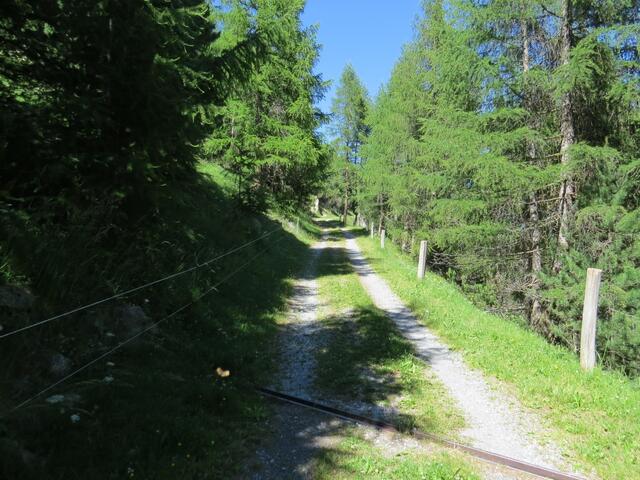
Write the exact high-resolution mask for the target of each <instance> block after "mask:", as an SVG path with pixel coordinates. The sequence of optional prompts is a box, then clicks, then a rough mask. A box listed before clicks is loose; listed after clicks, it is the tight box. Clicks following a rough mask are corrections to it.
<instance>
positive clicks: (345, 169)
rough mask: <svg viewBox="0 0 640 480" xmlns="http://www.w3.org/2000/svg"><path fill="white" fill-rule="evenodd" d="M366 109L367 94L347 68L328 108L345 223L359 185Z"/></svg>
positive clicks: (334, 173)
mask: <svg viewBox="0 0 640 480" xmlns="http://www.w3.org/2000/svg"><path fill="white" fill-rule="evenodd" d="M368 108H369V97H368V93H367V91H366V89H365V87H364V85H362V83H361V82H360V79H359V78H358V76H357V74H356V72H355V70H354V69H353V67H352V66H351V65H347V66H346V67H345V68H344V70H343V72H342V76H341V77H340V83H339V85H338V89H337V91H336V96H335V97H334V99H333V104H332V107H331V113H332V115H333V125H332V127H333V129H332V133H333V135H334V137H335V139H334V142H333V146H334V157H333V164H332V172H333V178H334V180H335V185H336V186H337V187H338V188H339V190H340V192H341V195H342V220H343V222H344V223H346V221H347V215H348V213H349V207H350V206H351V203H352V198H353V196H354V194H355V193H356V189H357V185H358V175H359V172H358V168H359V165H360V164H361V163H362V158H361V151H360V149H361V147H362V144H363V143H364V140H365V138H366V136H367V134H368V131H369V127H368V126H367V123H366V118H367V111H368Z"/></svg>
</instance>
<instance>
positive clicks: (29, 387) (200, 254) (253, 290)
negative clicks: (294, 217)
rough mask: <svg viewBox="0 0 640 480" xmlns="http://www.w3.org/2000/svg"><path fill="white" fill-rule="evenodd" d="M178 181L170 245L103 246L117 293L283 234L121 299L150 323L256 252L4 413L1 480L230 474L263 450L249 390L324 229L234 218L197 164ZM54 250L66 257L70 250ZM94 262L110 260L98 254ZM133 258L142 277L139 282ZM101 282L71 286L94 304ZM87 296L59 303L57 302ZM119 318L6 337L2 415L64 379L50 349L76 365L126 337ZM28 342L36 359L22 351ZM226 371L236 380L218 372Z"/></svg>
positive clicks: (66, 322)
mask: <svg viewBox="0 0 640 480" xmlns="http://www.w3.org/2000/svg"><path fill="white" fill-rule="evenodd" d="M172 188H175V190H174V191H173V193H172V194H171V197H172V198H170V199H169V198H168V199H167V201H168V202H169V203H168V204H167V208H169V206H171V208H173V209H174V210H173V212H172V213H171V214H169V212H168V211H167V212H165V217H164V222H165V223H164V224H163V225H164V226H163V230H162V232H163V233H164V236H163V237H162V240H163V242H160V241H158V242H157V244H156V243H155V242H154V245H153V247H154V248H156V249H157V250H155V251H149V250H146V252H147V254H148V255H147V256H145V255H144V254H143V253H142V252H141V251H138V250H132V249H128V247H127V246H122V245H114V249H115V250H114V251H110V252H108V254H109V255H110V256H111V255H113V256H114V257H116V256H120V257H121V259H122V260H121V265H120V266H118V269H119V271H120V270H121V271H122V276H121V277H120V278H119V282H120V285H119V287H118V288H117V289H116V290H120V291H121V290H123V289H126V288H131V287H133V286H135V285H137V284H140V283H144V281H148V280H152V279H155V278H158V277H160V276H162V275H166V274H168V273H173V272H174V271H176V270H179V269H183V268H186V267H189V266H191V265H193V264H196V263H197V262H198V261H201V260H203V259H207V258H212V257H213V256H216V255H219V254H220V253H221V252H225V251H228V250H230V249H232V248H234V247H236V246H238V245H241V244H243V243H245V242H248V241H251V240H254V239H255V238H257V237H259V236H260V235H262V234H263V233H265V232H268V231H271V230H273V229H275V228H277V227H278V225H279V224H280V221H282V223H284V224H285V225H286V230H285V231H283V232H278V233H277V234H274V235H273V236H270V237H268V238H265V239H263V240H260V241H258V242H256V243H254V244H252V245H250V246H249V247H247V248H245V249H243V250H242V251H241V252H238V253H237V254H233V255H229V256H227V257H225V258H224V259H223V260H221V261H220V262H216V263H215V264H212V265H211V268H210V269H209V268H204V269H201V270H198V271H197V272H194V273H193V274H189V275H185V276H183V277H179V278H178V279H176V280H173V281H170V282H166V283H164V284H161V285H159V286H157V287H154V288H151V289H147V290H145V291H143V292H140V294H139V295H138V294H136V295H131V296H129V297H128V298H126V299H123V300H122V302H125V303H127V304H132V305H138V306H141V308H143V309H144V311H145V313H146V315H147V316H148V322H149V323H151V322H154V321H157V320H159V319H160V318H162V317H163V316H165V315H167V314H168V313H170V312H171V311H174V310H175V309H177V308H178V307H180V306H182V305H185V304H186V303H188V302H189V301H191V300H194V299H196V298H198V297H199V295H200V294H201V293H203V292H205V291H206V290H207V289H208V288H210V287H211V286H212V285H213V284H215V283H217V282H218V281H220V280H221V279H223V278H226V277H227V276H228V275H229V274H231V273H232V272H234V271H235V270H236V269H238V268H240V267H242V266H243V264H244V263H246V262H247V261H248V260H249V259H250V258H252V257H253V256H255V255H257V254H260V256H259V257H257V258H255V260H253V262H252V264H251V265H250V267H249V268H244V269H243V270H241V271H239V272H238V273H237V274H236V275H234V276H232V277H230V278H228V280H227V281H225V283H223V284H222V285H220V286H219V287H218V288H217V289H216V290H215V291H212V292H211V294H209V295H207V296H206V297H204V298H203V299H202V300H200V301H198V302H197V303H196V304H194V306H193V307H190V308H189V309H187V310H185V311H184V312H182V313H181V314H180V315H177V316H175V317H172V318H171V319H170V320H168V321H166V322H164V323H163V324H161V325H160V326H159V327H158V328H157V329H156V330H154V331H152V332H149V333H148V334H145V335H144V336H143V337H141V338H140V339H139V340H137V341H136V342H134V343H133V344H131V345H129V346H127V347H125V348H123V349H121V350H119V351H117V352H116V353H114V354H113V355H110V356H109V357H107V358H105V359H104V360H103V361H100V362H98V363H96V364H94V365H93V366H91V367H90V368H88V369H87V370H85V371H83V372H82V373H81V374H78V375H77V376H75V377H73V378H70V379H69V380H68V381H65V382H64V383H62V384H61V385H59V386H57V387H56V388H54V389H52V390H51V391H49V392H47V393H46V394H45V395H43V396H41V397H39V398H37V399H36V400H34V401H33V402H31V403H30V404H29V405H27V406H25V407H24V408H22V409H20V410H18V411H16V412H12V413H11V414H9V415H7V416H6V417H3V418H0V477H1V478H11V479H38V480H41V479H67V478H94V479H107V478H141V479H175V478H182V479H195V478H229V477H230V476H232V475H233V473H234V472H235V471H237V469H238V468H239V467H241V465H242V461H243V459H244V458H245V457H246V456H247V455H251V454H253V452H254V451H255V443H256V441H257V440H258V439H259V438H260V437H261V436H263V435H264V434H265V433H264V432H263V431H262V430H261V428H262V427H261V426H260V425H261V424H263V422H262V420H263V418H264V417H265V415H267V414H268V412H267V410H266V408H267V407H266V404H265V402H264V401H263V399H261V398H259V397H257V396H256V395H254V394H252V393H251V391H247V390H246V389H243V388H242V385H243V384H247V383H249V384H250V383H254V382H255V383H267V382H266V379H265V375H268V372H269V371H271V369H270V368H269V367H270V365H271V362H272V359H273V352H272V351H271V347H270V346H271V345H273V343H274V342H272V341H271V340H272V339H273V337H274V334H275V333H276V324H277V323H278V322H279V321H280V320H281V319H282V318H283V317H284V311H285V309H286V298H287V296H288V295H289V293H290V288H291V282H292V279H293V278H295V276H296V275H297V274H298V272H299V270H300V269H301V268H302V266H303V265H304V264H305V263H306V260H307V255H308V248H307V244H308V243H309V242H310V241H312V239H313V238H315V235H316V234H317V229H316V228H315V227H314V226H313V225H312V224H311V222H310V220H309V219H308V218H303V219H302V221H301V222H300V230H299V232H296V229H295V221H293V222H291V223H289V221H288V220H287V219H283V218H276V216H271V217H268V216H253V217H247V216H246V215H240V214H239V212H238V210H237V209H236V208H235V206H234V202H233V199H232V196H231V194H230V193H229V191H226V190H225V179H224V178H223V177H222V174H221V173H220V171H219V170H218V169H217V168H215V167H213V166H203V168H202V171H201V177H200V179H199V180H198V186H197V187H196V186H194V184H193V183H192V182H191V181H190V182H189V183H188V184H185V185H184V186H174V187H172ZM120 247H122V249H120ZM42 248H44V247H42ZM163 249H164V250H163ZM67 253H69V254H70V255H71V254H72V252H67ZM51 254H52V255H53V254H55V255H58V256H60V258H59V259H58V260H56V261H62V259H63V256H64V254H65V251H61V252H55V251H52V252H51ZM95 259H96V262H97V263H98V266H102V263H100V262H103V260H102V259H101V258H100V257H99V254H98V253H96V257H95ZM127 265H131V266H132V268H131V270H130V271H131V272H135V274H134V273H132V275H131V277H127V276H126V271H127V268H126V267H127ZM103 283H104V278H103V277H102V276H100V275H96V276H86V277H85V278H84V280H83V282H82V283H76V284H75V285H74V287H75V289H76V290H77V291H79V292H83V291H85V290H86V291H88V292H92V293H91V294H92V295H95V296H93V297H88V298H87V299H88V300H94V299H95V298H96V297H97V298H100V296H101V295H102V296H104V293H105V292H104V290H105V289H107V288H108V287H110V286H112V285H107V286H105V285H104V284H103ZM85 293H86V292H85ZM86 295H87V296H88V295H89V294H86ZM49 298H53V296H49ZM81 300H82V301H84V299H82V298H80V299H74V300H73V303H71V304H70V305H66V304H63V303H59V302H58V303H51V305H53V306H55V308H56V309H57V310H58V311H62V310H64V309H66V308H67V307H69V306H75V305H74V304H75V302H76V301H81ZM50 302H53V300H50ZM63 307H64V308H63ZM121 323H122V322H120V323H118V321H116V319H114V318H113V317H112V316H111V311H110V310H107V309H100V308H97V309H93V310H89V311H88V312H87V313H83V314H81V315H79V316H74V317H69V318H65V319H61V321H60V322H57V323H55V322H54V323H52V324H51V326H46V327H45V328H43V329H41V330H33V335H31V334H29V335H24V336H15V337H11V338H9V339H7V340H8V341H12V342H14V343H12V344H9V343H8V342H4V343H3V348H4V347H7V348H8V350H4V352H13V353H14V354H15V355H17V356H15V357H14V356H11V355H8V354H7V355H8V356H7V357H6V358H8V359H9V363H8V365H7V368H5V369H4V370H3V373H2V377H1V378H0V380H1V382H0V388H1V389H2V396H1V397H0V407H1V410H2V413H4V412H6V411H8V410H9V409H10V408H11V407H12V406H13V405H15V404H17V403H18V402H19V401H20V400H21V399H23V398H25V397H28V396H29V395H30V394H32V393H33V392H36V391H38V390H40V389H41V388H43V387H44V386H46V385H48V384H50V383H53V381H55V380H56V379H57V378H59V377H55V376H53V375H51V374H49V373H48V361H49V358H50V356H51V354H52V353H54V352H60V353H61V354H64V355H65V356H66V357H67V358H68V359H69V361H70V362H71V366H70V370H73V369H75V368H77V367H79V366H81V365H83V364H84V363H86V362H88V361H91V360H92V359H94V358H96V357H98V356H99V355H100V354H102V353H104V352H105V351H107V350H108V349H109V348H111V347H113V346H116V345H117V344H118V343H119V342H121V341H123V340H125V339H126V338H127V337H129V336H130V335H131V332H129V331H128V330H127V329H128V328H129V327H127V326H126V325H125V326H122V325H121ZM28 333H30V332H28ZM36 346H37V348H36ZM32 351H33V352H35V353H34V355H33V359H32V357H21V356H19V355H18V354H19V353H20V352H32ZM14 358H15V359H14ZM25 358H28V362H25ZM12 359H14V360H12ZM18 360H19V361H18ZM23 364H25V365H26V366H23ZM218 367H221V368H223V369H226V370H229V371H230V375H229V376H228V377H226V378H222V377H220V376H218V375H216V369H217V368H218ZM20 368H21V369H22V370H19V369H20ZM11 375H13V376H11ZM20 376H21V377H20ZM15 378H21V382H22V383H18V382H16V381H15V380H14V379H15Z"/></svg>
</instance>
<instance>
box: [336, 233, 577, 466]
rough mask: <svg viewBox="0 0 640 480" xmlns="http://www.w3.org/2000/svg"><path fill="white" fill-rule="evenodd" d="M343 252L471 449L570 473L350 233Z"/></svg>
mask: <svg viewBox="0 0 640 480" xmlns="http://www.w3.org/2000/svg"><path fill="white" fill-rule="evenodd" d="M345 235H346V237H347V241H346V249H347V254H348V256H349V259H350V261H351V264H352V265H353V268H354V269H355V270H356V272H357V274H358V276H359V278H360V281H361V283H362V285H363V286H364V288H365V290H366V291H367V293H368V294H369V296H370V297H371V298H372V300H373V301H374V303H375V305H376V306H377V307H378V308H380V309H381V310H383V311H385V312H386V313H387V315H389V317H390V318H391V319H392V320H393V321H394V322H395V324H396V326H397V328H398V330H399V331H400V332H401V333H402V334H403V335H404V336H405V337H406V338H407V339H409V340H410V341H411V342H412V343H413V344H414V346H415V350H416V353H417V355H418V356H419V357H421V358H422V359H423V360H425V361H426V362H427V363H429V365H430V366H431V369H432V370H433V372H434V373H435V374H436V375H437V376H438V377H439V379H440V381H441V382H442V383H443V384H444V385H445V386H446V388H447V390H448V391H449V393H450V395H451V397H452V398H453V399H455V401H456V402H457V404H458V406H459V408H460V409H461V410H462V411H463V412H464V415H465V417H466V420H467V425H468V426H467V428H466V429H465V430H463V431H462V432H461V433H462V435H463V437H466V438H467V439H468V441H469V442H470V443H471V444H472V445H473V446H475V447H479V448H482V449H485V450H489V451H492V452H496V453H500V454H503V455H507V456H510V457H514V458H517V459H519V460H523V461H526V462H529V463H534V464H537V465H543V466H546V467H550V468H555V469H563V470H568V469H570V468H569V467H568V465H567V462H566V461H565V460H564V459H563V457H562V455H561V454H560V451H559V449H558V448H557V446H555V445H553V444H551V443H550V442H547V443H546V444H545V445H542V444H541V443H540V442H539V441H538V440H537V439H539V438H542V437H543V435H542V433H543V432H541V427H540V425H541V423H540V421H539V419H538V418H536V416H535V415H534V414H533V413H532V412H528V411H526V409H524V408H523V407H522V406H521V405H519V404H518V402H517V401H516V400H515V399H514V398H512V397H511V396H509V395H507V394H505V393H502V392H499V391H497V390H496V389H494V388H491V387H490V386H489V384H488V382H487V380H486V379H485V378H484V377H483V375H482V374H481V373H480V372H478V371H476V370H473V369H471V368H469V367H468V366H467V365H466V364H465V363H464V361H463V360H462V357H461V356H460V355H459V354H457V353H454V352H452V351H451V350H449V349H448V348H447V346H446V345H445V344H443V343H442V342H441V341H440V340H439V338H438V337H437V336H436V335H434V334H433V333H432V332H431V331H429V330H428V329H427V328H426V327H424V326H423V325H422V324H421V323H420V322H418V320H417V319H416V318H415V316H414V315H413V314H412V312H411V311H410V310H409V309H408V308H407V307H406V306H405V305H404V304H403V303H402V301H401V300H400V299H399V298H398V297H397V296H396V295H395V294H394V293H393V292H392V291H391V289H390V288H389V286H388V285H387V283H386V282H385V281H384V280H383V279H382V278H381V277H380V276H378V275H377V274H376V273H375V272H374V271H373V270H372V269H371V267H370V266H369V264H368V263H367V261H366V260H365V258H364V257H363V255H362V254H361V251H360V247H359V246H358V244H357V242H356V240H355V238H354V237H353V236H352V235H350V234H349V233H345Z"/></svg>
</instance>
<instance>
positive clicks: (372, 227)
mask: <svg viewBox="0 0 640 480" xmlns="http://www.w3.org/2000/svg"><path fill="white" fill-rule="evenodd" d="M373 229H374V226H373V222H371V238H373Z"/></svg>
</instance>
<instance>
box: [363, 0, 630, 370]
mask: <svg viewBox="0 0 640 480" xmlns="http://www.w3.org/2000/svg"><path fill="white" fill-rule="evenodd" d="M638 15H639V12H638V8H637V5H636V4H635V3H634V2H632V1H629V2H615V5H614V4H613V3H606V2H605V3H599V2H597V3H596V2H583V1H572V0H558V1H556V2H545V3H544V4H543V3H541V2H521V1H519V0H492V1H490V2H485V1H483V2H476V1H474V0H467V1H465V2H458V3H454V2H444V1H440V0H431V1H427V2H425V15H424V18H423V20H422V22H421V23H420V24H419V27H418V30H417V32H416V38H415V40H414V41H413V42H412V43H411V44H409V45H407V46H406V47H405V49H404V51H403V53H402V56H401V58H400V59H399V60H398V63H397V64H396V67H395V69H394V71H393V73H392V76H391V79H390V80H389V83H388V84H387V86H386V87H385V88H384V89H383V91H382V92H381V94H380V95H379V96H378V98H377V99H376V102H375V105H374V107H373V110H372V113H371V115H370V117H369V118H370V123H371V135H370V136H369V137H368V139H367V140H366V142H365V144H364V146H363V147H362V154H363V159H364V165H363V168H362V186H361V188H360V194H359V195H358V202H359V208H361V209H362V210H363V211H365V212H366V215H367V217H368V218H369V219H372V220H373V219H376V221H380V222H383V223H384V224H385V226H386V229H387V231H388V232H389V234H390V236H391V237H392V238H393V239H394V240H395V241H397V242H398V243H399V244H400V245H401V246H402V247H403V248H404V249H405V250H407V251H415V248H416V247H415V246H414V245H415V240H417V239H422V238H426V239H428V240H429V245H430V250H431V251H430V256H429V259H430V262H431V268H433V269H437V270H439V271H441V272H442V273H444V274H446V275H448V276H450V277H451V278H453V279H455V280H457V281H458V282H460V283H461V284H462V285H463V286H464V287H465V289H466V290H467V291H468V292H470V293H471V294H472V295H473V296H474V297H475V298H476V299H477V300H478V301H481V302H484V303H485V304H486V305H487V306H488V307H489V308H492V309H499V310H501V311H503V312H506V313H510V314H523V315H524V316H526V317H527V318H528V320H529V322H530V325H531V326H532V328H534V329H536V330H538V331H539V332H541V333H542V334H544V335H546V336H547V337H548V338H549V339H550V340H552V341H554V342H559V343H563V344H565V345H567V346H569V347H570V348H573V349H577V347H578V332H579V319H580V309H581V301H582V300H581V297H582V293H583V281H584V275H585V270H586V268H587V267H590V266H595V267H599V268H602V269H603V270H604V271H605V279H606V280H605V287H604V291H603V293H602V300H601V310H600V316H601V322H600V325H601V328H600V330H599V341H598V345H599V354H600V355H601V357H602V360H603V361H604V362H605V363H606V364H607V365H609V366H611V367H616V368H618V367H619V368H622V369H624V370H625V371H626V372H628V373H631V374H634V375H636V374H639V373H640V362H639V361H638V358H640V335H639V333H638V332H639V328H638V324H640V318H639V317H638V315H639V313H638V310H639V308H640V300H639V298H640V297H638V292H639V290H638V285H639V283H638V280H639V279H640V257H638V256H637V252H638V248H640V243H639V242H640V231H639V228H640V227H639V225H640V223H639V222H638V221H637V220H638V219H639V218H640V217H638V215H640V211H639V210H638V207H639V205H638V201H637V200H638V188H637V185H638V178H639V177H638V161H639V160H638V159H639V158H640V150H639V147H638V145H639V144H638V140H639V138H638V129H637V127H638V123H637V118H638V112H639V105H640V103H639V100H640V88H639V87H640V84H639V72H640V70H639V69H638V67H639V65H638V50H637V35H638V28H637V22H638ZM634 219H635V220H634ZM634 252H635V253H634ZM634 285H635V286H634Z"/></svg>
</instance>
